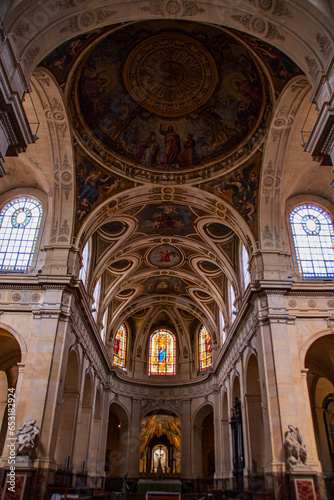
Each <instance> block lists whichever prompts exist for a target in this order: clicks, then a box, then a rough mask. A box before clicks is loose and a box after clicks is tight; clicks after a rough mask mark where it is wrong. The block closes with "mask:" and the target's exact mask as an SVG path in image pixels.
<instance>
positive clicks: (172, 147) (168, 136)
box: [159, 125, 181, 166]
mask: <svg viewBox="0 0 334 500" xmlns="http://www.w3.org/2000/svg"><path fill="white" fill-rule="evenodd" d="M159 132H160V134H161V135H163V136H165V152H164V157H163V162H162V163H163V165H164V166H169V165H176V164H177V160H178V155H179V154H180V152H181V142H180V136H179V134H177V133H176V132H175V131H174V128H173V126H172V125H169V127H168V128H167V130H163V127H162V125H160V129H159Z"/></svg>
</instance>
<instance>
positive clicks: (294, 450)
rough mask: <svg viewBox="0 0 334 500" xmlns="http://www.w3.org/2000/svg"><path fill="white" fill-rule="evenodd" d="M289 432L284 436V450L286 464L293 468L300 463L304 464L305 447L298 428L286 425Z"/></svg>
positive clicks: (305, 456)
mask: <svg viewBox="0 0 334 500" xmlns="http://www.w3.org/2000/svg"><path fill="white" fill-rule="evenodd" d="M288 428H289V430H288V431H287V432H286V434H285V441H284V449H285V458H286V461H287V462H288V464H289V465H290V466H291V467H293V466H295V465H297V464H298V463H300V462H302V463H303V464H306V458H307V453H306V445H305V441H304V438H303V436H302V435H301V433H300V431H299V429H298V427H295V426H294V425H288Z"/></svg>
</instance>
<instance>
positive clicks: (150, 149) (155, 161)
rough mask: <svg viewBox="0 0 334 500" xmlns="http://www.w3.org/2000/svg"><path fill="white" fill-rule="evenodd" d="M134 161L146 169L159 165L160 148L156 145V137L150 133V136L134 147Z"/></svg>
mask: <svg viewBox="0 0 334 500" xmlns="http://www.w3.org/2000/svg"><path fill="white" fill-rule="evenodd" d="M135 160H136V161H137V162H138V163H142V164H143V165H146V166H147V167H154V166H155V165H159V164H160V146H159V144H158V143H157V136H156V134H155V133H154V132H150V136H149V137H148V138H147V139H146V140H145V141H143V142H140V143H139V144H138V145H137V147H136V153H135Z"/></svg>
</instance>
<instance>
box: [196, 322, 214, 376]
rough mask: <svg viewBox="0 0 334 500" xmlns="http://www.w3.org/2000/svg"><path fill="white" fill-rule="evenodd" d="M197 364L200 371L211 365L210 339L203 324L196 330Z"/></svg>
mask: <svg viewBox="0 0 334 500" xmlns="http://www.w3.org/2000/svg"><path fill="white" fill-rule="evenodd" d="M198 364H199V370H200V371H203V370H206V369H207V368H209V367H210V366H211V365H212V352H211V340H210V335H209V332H208V331H207V329H206V328H205V326H204V325H203V326H202V328H200V330H199V332H198Z"/></svg>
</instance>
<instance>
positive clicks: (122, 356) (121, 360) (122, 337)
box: [113, 323, 128, 369]
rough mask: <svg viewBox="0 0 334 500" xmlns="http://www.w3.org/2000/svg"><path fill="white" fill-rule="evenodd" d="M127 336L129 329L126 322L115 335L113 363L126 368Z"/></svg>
mask: <svg viewBox="0 0 334 500" xmlns="http://www.w3.org/2000/svg"><path fill="white" fill-rule="evenodd" d="M127 338H128V330H127V328H126V326H125V323H123V324H122V325H121V326H120V328H119V330H118V332H117V333H116V335H115V339H114V355H113V364H114V365H115V366H119V367H120V368H123V369H124V368H125V361H126V344H127Z"/></svg>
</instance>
